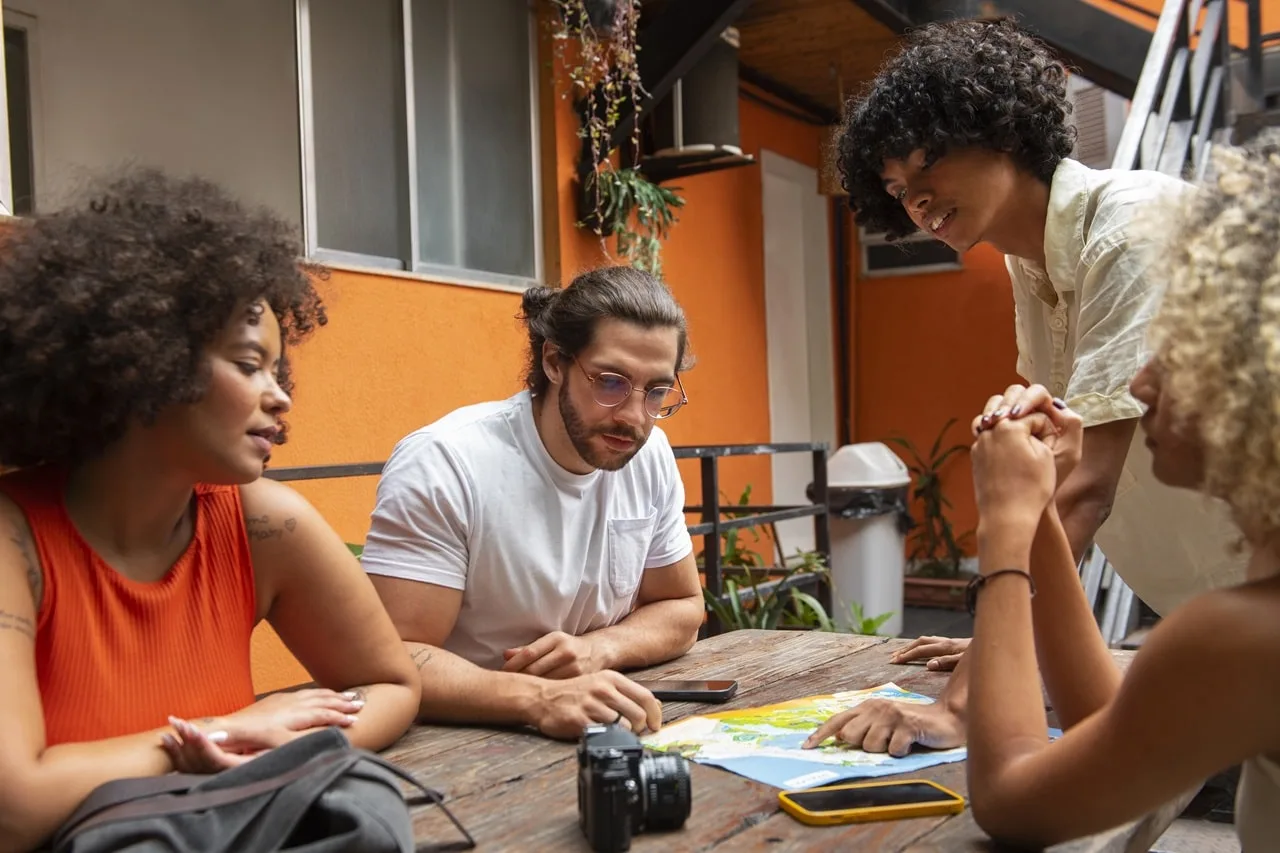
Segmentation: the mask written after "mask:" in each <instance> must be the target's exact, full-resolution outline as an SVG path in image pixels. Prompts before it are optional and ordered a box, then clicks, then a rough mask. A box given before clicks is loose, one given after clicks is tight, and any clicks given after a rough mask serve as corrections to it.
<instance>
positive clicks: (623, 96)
mask: <svg viewBox="0 0 1280 853" xmlns="http://www.w3.org/2000/svg"><path fill="white" fill-rule="evenodd" d="M550 2H551V4H552V5H553V6H554V8H555V10H556V16H555V20H554V22H553V30H552V38H553V40H554V43H555V47H556V58H557V60H558V62H559V64H560V65H561V66H562V67H563V68H564V69H565V72H566V74H567V76H568V78H569V81H570V92H569V93H566V95H568V94H572V95H573V97H574V99H575V102H576V104H577V106H578V113H579V115H580V116H581V122H582V124H581V126H580V127H579V128H578V136H579V137H580V138H581V139H582V140H583V156H582V164H581V170H580V181H581V185H580V188H581V190H582V210H581V214H582V215H581V218H580V219H579V221H578V223H577V225H578V227H580V228H585V229H588V230H590V231H591V232H592V233H594V234H595V235H596V236H597V237H599V238H600V241H601V248H602V250H603V251H604V253H605V254H606V255H609V254H610V252H609V247H608V245H607V244H606V242H605V240H606V238H607V237H609V236H614V237H615V238H616V247H617V248H616V251H617V255H619V256H621V257H623V258H625V259H627V260H628V261H629V262H630V263H631V264H632V265H633V266H636V267H638V268H640V269H643V270H646V271H648V272H650V273H652V274H654V275H660V274H661V269H662V265H661V258H660V253H661V242H660V241H661V240H663V239H665V238H666V236H667V231H668V229H669V228H670V227H671V225H672V224H673V223H674V222H675V221H676V218H675V214H674V211H675V209H676V208H678V207H681V206H682V205H683V204H684V199H682V198H680V197H679V196H678V195H676V194H675V192H674V191H672V190H669V189H665V188H663V187H660V186H658V185H657V184H654V183H652V182H651V181H649V180H648V179H646V178H645V177H644V175H642V174H641V173H640V171H639V170H638V169H636V168H634V164H636V163H638V162H639V160H640V120H639V118H640V115H639V114H640V104H641V103H642V98H643V97H644V96H645V95H646V93H645V91H644V89H643V87H642V86H641V84H640V68H639V64H638V54H639V51H640V46H639V43H638V31H639V25H640V0H550ZM628 101H630V103H631V105H632V107H633V108H634V110H635V112H634V121H633V124H632V127H631V136H630V138H629V140H628V143H629V144H627V145H625V146H624V150H623V151H622V152H621V157H620V160H622V162H623V164H624V167H623V168H617V167H615V165H614V164H613V162H612V161H611V155H612V154H613V141H612V140H613V134H614V132H615V131H616V129H617V127H618V123H619V122H620V121H621V120H622V112H623V106H624V105H625V104H626V103H627V102H628Z"/></svg>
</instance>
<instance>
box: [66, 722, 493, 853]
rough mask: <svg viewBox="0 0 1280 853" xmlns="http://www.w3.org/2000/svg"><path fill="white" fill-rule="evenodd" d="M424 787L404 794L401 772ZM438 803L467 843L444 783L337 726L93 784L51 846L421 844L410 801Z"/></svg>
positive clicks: (377, 850) (179, 848) (410, 850)
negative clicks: (206, 761) (199, 770)
mask: <svg viewBox="0 0 1280 853" xmlns="http://www.w3.org/2000/svg"><path fill="white" fill-rule="evenodd" d="M402 779H403V780H405V781H407V782H409V783H410V784H411V785H413V786H414V788H416V789H417V790H418V791H421V792H422V793H421V795H418V796H414V797H412V798H410V799H409V800H406V799H405V797H404V795H403V794H402V793H401V789H400V786H399V781H400V780H402ZM422 804H434V805H437V806H439V807H440V808H441V809H442V810H443V811H444V813H445V815H446V816H447V817H448V818H449V820H450V821H451V822H452V823H453V825H454V826H455V827H457V829H458V831H459V832H460V833H461V834H462V836H463V839H464V840H462V841H454V842H446V843H443V844H427V845H423V846H420V847H418V848H416V850H417V851H418V853H422V851H427V850H432V851H435V850H439V851H444V850H469V849H471V848H472V847H474V846H475V841H473V840H472V838H471V836H470V834H468V833H467V831H466V829H464V828H463V826H462V824H460V823H459V822H458V821H457V819H455V818H454V816H453V815H452V814H450V813H449V810H448V809H447V808H445V806H444V800H443V797H442V796H441V794H440V793H438V792H436V791H433V790H431V789H430V788H427V787H426V786H424V785H423V784H422V783H420V782H418V781H417V780H416V779H414V778H413V777H412V776H410V775H409V774H408V773H406V772H404V771H403V770H401V769H400V768H398V767H396V766H395V765H393V764H390V763H388V762H387V761H384V760H383V759H381V758H379V757H378V756H377V755H374V754H373V753H371V752H367V751H365V750H362V749H356V748H355V747H352V746H351V744H350V743H349V742H348V741H347V739H346V737H345V736H344V735H343V734H342V732H341V731H339V730H338V729H324V730H322V731H318V732H314V733H312V734H309V735H305V736H304V737H300V738H298V739H297V740H294V741H291V742H289V743H287V744H285V745H284V746H281V747H278V748H276V749H273V750H271V751H270V752H267V753H265V754H263V755H261V756H259V757H258V758H255V759H254V760H253V761H249V762H247V763H245V764H242V765H240V766H239V767H233V768H231V769H230V770H224V771H222V772H221V773H217V774H214V775H212V776H199V775H185V774H170V775H168V776H157V777H154V778H149V779H120V780H118V781H115V782H108V783H106V784H104V785H101V786H99V787H98V788H96V789H94V791H93V792H92V793H91V794H90V795H89V797H88V798H87V799H86V800H85V801H84V803H82V804H81V805H80V808H79V809H77V810H76V812H75V814H73V815H72V816H71V818H70V819H69V820H68V821H67V822H66V823H65V824H64V825H63V826H62V828H61V829H59V831H58V833H57V835H55V836H54V838H53V841H52V843H51V846H50V847H49V848H48V849H49V850H51V851H52V853H106V851H117V850H125V851H131V853H161V851H165V853H232V852H233V851H234V853H276V851H299V853H301V851H306V853H340V852H341V853H346V851H352V853H355V851H359V853H384V852H385V853H414V851H415V847H414V842H413V826H412V821H411V819H410V817H409V806H413V805H422Z"/></svg>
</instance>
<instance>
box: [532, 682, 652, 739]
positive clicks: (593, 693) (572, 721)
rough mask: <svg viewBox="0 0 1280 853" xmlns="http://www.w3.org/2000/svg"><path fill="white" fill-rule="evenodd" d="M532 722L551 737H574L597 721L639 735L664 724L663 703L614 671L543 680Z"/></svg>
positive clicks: (533, 710)
mask: <svg viewBox="0 0 1280 853" xmlns="http://www.w3.org/2000/svg"><path fill="white" fill-rule="evenodd" d="M530 717H531V720H530V722H531V723H532V725H534V726H535V727H536V728H537V729H538V731H540V732H542V733H543V734H545V735H547V736H548V737H554V738H559V739H562V740H572V739H576V738H578V737H580V736H581V735H582V730H583V729H584V728H586V727H587V726H589V725H592V724H595V723H613V722H618V723H621V724H622V725H623V726H625V727H626V728H628V729H630V730H631V731H633V732H635V733H637V734H639V733H640V732H642V731H645V730H648V731H655V732H656V731H657V730H658V729H659V728H661V727H662V703H661V702H659V701H658V700H657V699H656V698H654V695H653V694H652V693H650V692H649V690H647V689H646V688H644V687H641V686H640V685H639V684H636V683H635V682H634V681H632V680H631V679H629V678H627V677H626V676H625V675H622V674H620V673H617V672H613V671H612V670H605V671H603V672H594V673H590V674H588V675H580V676H578V677H576V678H568V679H555V680H552V679H547V680H544V681H542V682H541V683H540V695H539V696H538V699H537V701H536V702H535V704H534V707H533V709H532V712H531V714H530Z"/></svg>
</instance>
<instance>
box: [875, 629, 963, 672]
mask: <svg viewBox="0 0 1280 853" xmlns="http://www.w3.org/2000/svg"><path fill="white" fill-rule="evenodd" d="M969 643H970V640H969V638H968V637H960V638H955V639H953V638H950V637H916V638H915V639H914V640H912V641H911V642H909V643H907V644H906V645H905V646H903V647H902V648H900V649H898V650H897V651H896V652H894V653H893V654H892V655H891V656H890V657H889V663H912V662H913V661H918V660H924V661H928V662H927V663H926V664H925V666H926V667H928V668H929V669H930V670H933V671H934V672H950V671H951V670H953V669H955V668H956V664H958V663H959V662H960V658H961V657H962V656H963V655H964V652H965V649H967V648H969Z"/></svg>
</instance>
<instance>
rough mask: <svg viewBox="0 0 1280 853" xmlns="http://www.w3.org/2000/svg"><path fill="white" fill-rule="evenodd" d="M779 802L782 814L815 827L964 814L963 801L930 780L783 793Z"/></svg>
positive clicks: (866, 783) (849, 784) (850, 785)
mask: <svg viewBox="0 0 1280 853" xmlns="http://www.w3.org/2000/svg"><path fill="white" fill-rule="evenodd" d="M778 800H779V802H780V803H781V804H782V809H783V811H785V812H787V813H788V814H790V815H791V816H792V817H794V818H795V819H796V820H798V821H800V822H801V823H809V824H814V825H816V826H823V825H830V824H838V823H860V822H862V821H873V820H899V819H902V818H912V817H929V816H931V815H943V814H959V813H960V812H962V811H964V797H961V796H960V795H959V794H957V793H956V792H955V791H952V790H950V789H949V788H944V787H942V786H941V785H939V784H938V783H937V782H932V781H930V780H928V779H908V780H905V781H902V782H895V781H889V782H880V781H876V782H853V783H846V784H843V785H831V786H828V787H825V788H810V789H808V790H807V791H782V792H780V793H779V794H778Z"/></svg>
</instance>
